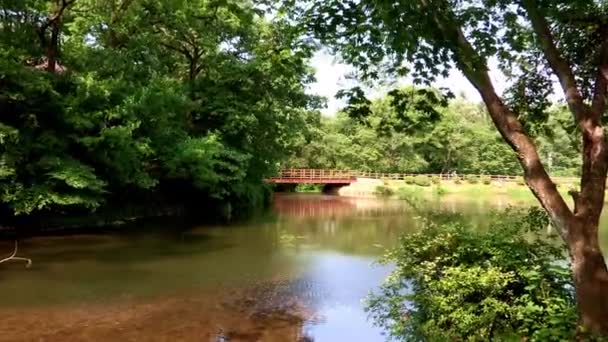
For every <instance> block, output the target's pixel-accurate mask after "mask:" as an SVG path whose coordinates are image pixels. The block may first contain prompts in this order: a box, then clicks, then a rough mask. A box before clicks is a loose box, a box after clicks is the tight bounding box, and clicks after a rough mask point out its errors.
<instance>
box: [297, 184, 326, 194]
mask: <svg viewBox="0 0 608 342" xmlns="http://www.w3.org/2000/svg"><path fill="white" fill-rule="evenodd" d="M322 190H323V186H322V185H319V184H308V183H304V184H298V185H297V186H296V192H321V191H322Z"/></svg>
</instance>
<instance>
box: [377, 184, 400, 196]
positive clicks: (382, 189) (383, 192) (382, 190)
mask: <svg viewBox="0 0 608 342" xmlns="http://www.w3.org/2000/svg"><path fill="white" fill-rule="evenodd" d="M374 194H376V196H380V197H391V196H393V195H394V194H395V192H394V191H393V189H391V188H389V187H387V186H384V185H378V186H377V187H376V189H375V190H374Z"/></svg>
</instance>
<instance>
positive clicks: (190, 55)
mask: <svg viewBox="0 0 608 342" xmlns="http://www.w3.org/2000/svg"><path fill="white" fill-rule="evenodd" d="M312 51H313V49H312V46H311V45H310V44H309V43H308V42H306V41H305V40H303V39H302V37H301V36H299V35H298V32H297V30H296V29H295V28H294V27H292V26H290V25H289V24H288V23H287V21H285V20H280V19H276V20H268V19H266V18H265V17H264V15H263V12H262V11H261V10H260V9H259V8H256V7H255V6H254V4H253V3H250V2H248V1H239V0H213V1H207V0H200V1H180V0H166V1H164V0H163V1H133V0H102V1H98V0H78V1H75V0H57V1H47V0H11V1H2V3H1V5H0V113H2V116H1V117H0V151H1V152H0V203H1V206H2V210H1V212H2V213H4V214H3V216H4V218H6V217H7V215H8V216H12V215H13V214H14V215H21V216H23V215H31V214H36V213H76V212H90V211H91V210H95V209H98V208H100V207H101V208H103V207H104V206H106V205H108V204H110V203H121V205H125V204H128V203H135V204H137V203H140V204H141V203H144V204H150V203H156V204H158V205H159V206H163V205H172V204H175V203H177V204H180V202H181V203H183V202H189V201H192V202H195V203H205V202H208V203H232V204H234V205H242V206H250V205H260V204H261V203H263V202H264V201H265V199H266V198H267V197H268V195H269V190H268V187H267V186H266V185H265V184H264V183H263V179H264V178H265V177H267V176H269V175H271V174H273V173H274V172H275V171H276V169H277V167H278V164H279V162H280V161H281V160H283V159H284V158H285V156H286V155H288V154H290V153H291V151H293V150H294V148H295V144H296V142H298V141H299V138H300V136H301V135H302V134H303V132H304V131H305V130H304V129H303V128H304V127H305V126H306V123H307V122H308V121H309V118H310V117H315V116H318V112H317V110H316V109H317V108H318V107H319V105H320V102H319V99H318V98H316V97H315V96H311V95H308V94H306V92H305V89H306V84H307V83H309V82H310V81H311V80H312V78H311V76H312V72H313V70H312V69H311V68H310V67H309V66H308V64H307V59H308V58H310V56H311V53H312ZM184 198H186V199H187V200H186V201H184Z"/></svg>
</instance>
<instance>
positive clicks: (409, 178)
mask: <svg viewBox="0 0 608 342" xmlns="http://www.w3.org/2000/svg"><path fill="white" fill-rule="evenodd" d="M404 181H405V184H409V185H412V184H414V182H415V179H414V177H412V176H406V177H405V178H404Z"/></svg>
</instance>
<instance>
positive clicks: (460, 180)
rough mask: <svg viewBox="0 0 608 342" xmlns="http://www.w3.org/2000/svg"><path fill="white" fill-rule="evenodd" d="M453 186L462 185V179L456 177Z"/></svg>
mask: <svg viewBox="0 0 608 342" xmlns="http://www.w3.org/2000/svg"><path fill="white" fill-rule="evenodd" d="M454 184H462V179H461V178H460V177H456V178H455V179H454Z"/></svg>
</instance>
